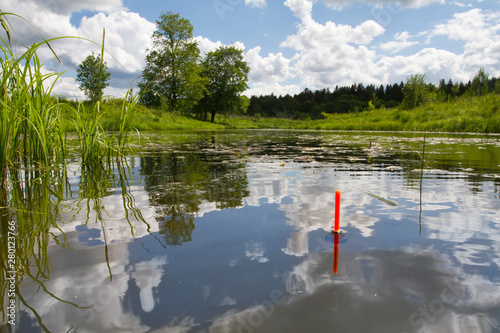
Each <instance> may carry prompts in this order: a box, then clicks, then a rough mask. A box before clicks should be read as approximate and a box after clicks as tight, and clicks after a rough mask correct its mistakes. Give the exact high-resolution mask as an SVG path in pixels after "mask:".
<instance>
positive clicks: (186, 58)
mask: <svg viewBox="0 0 500 333" xmlns="http://www.w3.org/2000/svg"><path fill="white" fill-rule="evenodd" d="M152 39H153V47H152V48H151V49H150V50H147V52H148V54H147V55H146V67H145V68H144V70H143V72H142V77H143V79H142V81H141V82H140V83H139V88H140V89H141V94H142V98H141V101H142V102H143V103H144V104H147V105H150V106H155V107H161V106H166V107H167V109H169V110H170V111H179V110H190V109H191V108H192V107H193V106H194V105H195V104H196V103H197V101H198V100H199V99H200V98H202V97H203V87H204V84H205V82H206V80H203V78H201V77H200V67H199V65H198V60H199V58H200V50H199V48H198V44H197V42H196V41H195V40H194V39H193V26H192V25H191V23H190V22H189V20H187V19H185V18H182V17H180V16H179V14H174V13H172V12H171V11H169V12H167V13H162V15H161V16H160V19H159V20H157V21H156V31H155V32H154V33H153V36H152Z"/></svg>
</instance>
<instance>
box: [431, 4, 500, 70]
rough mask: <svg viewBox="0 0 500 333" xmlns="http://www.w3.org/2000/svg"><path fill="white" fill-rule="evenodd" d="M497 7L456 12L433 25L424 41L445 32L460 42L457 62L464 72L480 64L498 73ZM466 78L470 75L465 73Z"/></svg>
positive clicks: (498, 16) (499, 45)
mask: <svg viewBox="0 0 500 333" xmlns="http://www.w3.org/2000/svg"><path fill="white" fill-rule="evenodd" d="M499 19H500V11H496V12H490V11H484V10H481V9H478V8H476V9H471V10H469V11H467V12H463V13H456V14H454V15H453V18H452V19H450V20H449V21H447V22H445V23H441V24H438V25H436V26H435V28H434V29H433V30H432V31H431V32H430V34H429V36H428V42H430V41H431V40H432V38H434V37H436V36H445V37H447V38H448V39H449V40H452V41H459V42H463V43H464V52H463V54H461V55H460V56H461V60H462V61H461V64H462V65H463V68H464V70H465V71H466V72H469V73H470V72H475V71H477V69H478V68H479V67H481V66H484V67H486V69H487V70H488V69H489V70H491V71H494V70H495V69H496V72H495V73H491V74H494V75H498V74H499V72H498V65H499V64H500V61H499V59H500V34H499V25H498V20H499ZM469 78H470V77H469Z"/></svg>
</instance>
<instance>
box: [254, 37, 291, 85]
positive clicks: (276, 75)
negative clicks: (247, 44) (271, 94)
mask: <svg viewBox="0 0 500 333" xmlns="http://www.w3.org/2000/svg"><path fill="white" fill-rule="evenodd" d="M260 51H261V47H260V46H257V47H255V48H253V49H251V50H249V51H248V52H247V54H246V56H245V60H246V61H247V63H248V65H249V66H250V68H251V70H250V74H249V79H250V81H253V82H282V81H285V80H286V79H288V78H290V76H291V75H290V68H289V67H290V60H289V59H287V58H285V57H284V56H283V55H282V54H281V53H278V54H273V53H270V54H269V55H268V56H267V57H262V56H261V55H260Z"/></svg>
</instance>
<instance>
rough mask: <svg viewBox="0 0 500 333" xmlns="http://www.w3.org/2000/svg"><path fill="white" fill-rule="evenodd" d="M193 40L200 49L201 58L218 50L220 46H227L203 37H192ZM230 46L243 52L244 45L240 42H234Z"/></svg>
mask: <svg viewBox="0 0 500 333" xmlns="http://www.w3.org/2000/svg"><path fill="white" fill-rule="evenodd" d="M194 40H195V41H196V42H197V43H198V48H199V49H200V55H201V57H202V58H203V57H205V55H206V54H207V53H208V52H212V51H215V50H216V49H218V48H219V47H221V46H228V45H225V44H223V43H222V42H221V41H219V40H218V41H216V42H213V41H211V40H210V39H208V38H205V37H203V36H197V37H194ZM231 45H232V46H234V47H236V48H237V49H239V50H245V44H243V43H242V42H234V43H232V44H231Z"/></svg>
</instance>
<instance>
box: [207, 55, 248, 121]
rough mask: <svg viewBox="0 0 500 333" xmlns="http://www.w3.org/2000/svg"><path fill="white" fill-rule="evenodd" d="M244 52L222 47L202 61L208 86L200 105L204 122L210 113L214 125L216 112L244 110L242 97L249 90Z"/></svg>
mask: <svg viewBox="0 0 500 333" xmlns="http://www.w3.org/2000/svg"><path fill="white" fill-rule="evenodd" d="M243 52H244V51H243V50H239V49H237V48H236V47H234V46H221V47H219V48H218V49H217V50H215V51H212V52H209V53H208V54H207V55H206V57H205V59H204V60H203V62H202V68H203V71H202V76H203V77H204V78H206V79H207V81H208V83H207V86H206V90H205V96H204V97H203V100H202V101H201V102H200V106H201V109H202V110H203V112H204V115H205V120H206V119H207V114H210V115H211V119H210V122H212V123H213V122H214V121H215V115H216V113H222V114H227V113H230V112H233V111H238V110H240V109H241V106H242V104H241V103H242V101H243V100H242V99H241V98H240V95H241V93H242V92H243V91H245V90H246V89H247V88H248V86H247V82H248V73H249V72H250V67H248V65H247V63H246V62H245V60H244V59H243Z"/></svg>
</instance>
